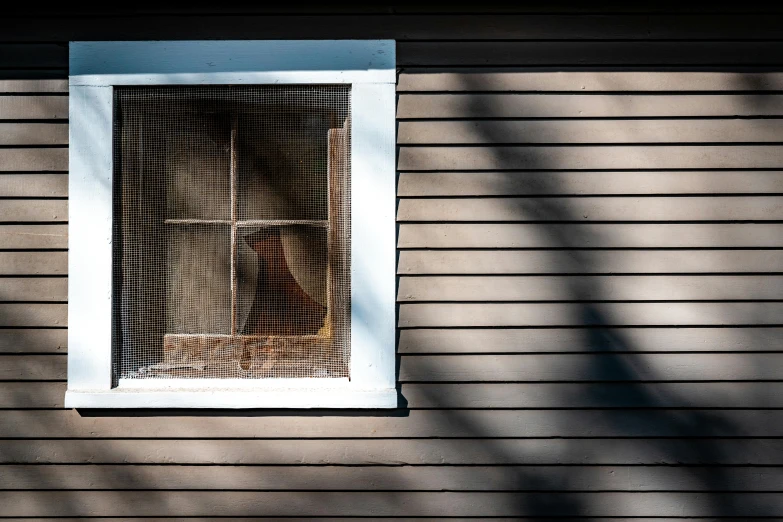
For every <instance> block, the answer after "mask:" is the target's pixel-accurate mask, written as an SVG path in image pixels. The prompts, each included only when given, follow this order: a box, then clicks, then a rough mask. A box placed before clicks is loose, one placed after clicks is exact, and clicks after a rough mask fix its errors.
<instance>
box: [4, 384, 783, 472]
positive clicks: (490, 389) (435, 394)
mask: <svg viewBox="0 0 783 522" xmlns="http://www.w3.org/2000/svg"><path fill="white" fill-rule="evenodd" d="M65 387H66V383H65V381H64V380H59V381H49V380H29V381H27V380H26V381H21V380H8V381H3V382H0V408H5V409H9V408H40V409H46V408H62V407H63V395H64V394H65ZM401 395H402V397H404V399H405V402H406V403H407V406H408V408H411V409H431V408H452V409H476V408H537V409H540V408H557V409H574V408H602V409H612V408H646V409H662V408H701V409H703V408H750V409H753V408H781V407H783V385H781V383H779V382H769V381H764V382H742V381H720V382H706V381H699V382H660V381H656V382H622V381H601V382H575V383H570V382H569V383H563V382H478V383H476V382H459V383H454V382H426V383H422V382H406V383H402V385H401ZM77 463H78V459H77Z"/></svg>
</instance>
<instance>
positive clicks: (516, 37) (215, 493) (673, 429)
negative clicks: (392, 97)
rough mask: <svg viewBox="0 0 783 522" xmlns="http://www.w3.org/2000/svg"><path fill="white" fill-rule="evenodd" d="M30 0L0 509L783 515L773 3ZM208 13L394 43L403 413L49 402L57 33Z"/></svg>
mask: <svg viewBox="0 0 783 522" xmlns="http://www.w3.org/2000/svg"><path fill="white" fill-rule="evenodd" d="M27 9H28V11H27V12H26V13H23V14H20V15H18V16H8V17H5V18H0V34H2V35H3V36H2V38H1V39H2V43H0V171H1V172H0V408H3V409H4V410H3V411H2V412H0V439H1V440H0V516H3V517H30V518H31V519H35V520H54V519H60V520H62V519H67V518H68V517H83V516H91V517H119V518H115V519H112V520H120V519H122V520H133V519H138V520H142V519H146V520H151V519H156V518H157V517H178V518H182V517H190V519H193V520H195V519H198V520H211V519H214V518H215V517H227V518H231V519H238V518H240V517H276V516H287V517H302V520H304V519H308V520H309V519H312V518H317V517H323V518H328V517H336V518H342V517H347V516H351V517H360V518H361V517H364V518H366V519H368V520H370V519H372V520H375V519H378V518H382V517H392V518H393V517H401V518H404V517H431V519H432V520H435V519H438V517H440V518H441V519H445V518H444V517H455V518H449V520H484V519H487V518H489V517H501V518H496V520H511V519H512V518H513V519H520V518H522V519H524V518H525V517H529V518H530V519H531V520H532V519H533V518H535V517H539V516H548V517H563V519H565V518H569V519H571V517H585V518H586V519H590V520H604V518H602V517H616V518H612V519H611V520H613V521H615V522H617V521H630V520H656V521H663V520H672V519H676V518H678V517H696V518H695V520H702V521H706V520H715V519H716V518H721V517H739V518H742V519H745V518H747V517H754V516H767V517H774V516H783V500H782V499H781V496H780V494H779V492H780V491H781V490H783V409H781V408H783V319H781V318H783V148H782V147H781V144H783V94H781V93H783V68H782V67H783V43H781V42H783V23H781V22H783V20H782V19H781V18H783V17H781V16H780V14H779V13H775V12H771V13H769V12H760V11H757V12H755V13H751V14H743V13H740V12H737V11H741V10H742V6H739V7H735V8H733V9H729V10H728V11H726V12H720V11H715V12H711V13H693V12H689V11H688V10H687V8H685V7H681V8H676V9H675V12H672V10H671V9H669V11H666V12H655V11H654V10H653V11H650V12H646V11H649V10H646V9H645V8H643V7H639V6H635V5H633V6H629V7H628V8H627V9H625V12H623V13H617V12H606V13H597V12H593V11H590V9H588V8H580V9H578V8H574V10H573V11H568V10H565V9H561V8H557V7H552V6H543V4H542V6H541V7H535V6H533V7H527V8H517V9H516V11H512V12H509V11H503V10H501V9H490V8H482V6H481V5H478V4H477V5H476V7H474V8H472V9H468V8H462V9H463V11H464V12H463V13H462V14H446V13H443V12H440V11H438V9H436V8H427V7H420V8H418V9H413V8H408V9H407V10H406V9H401V8H385V7H378V8H374V7H370V8H366V9H363V10H362V9H353V10H352V9H348V8H341V9H338V10H337V11H336V12H333V13H332V14H330V15H328V16H325V15H323V14H319V13H318V12H316V11H313V12H311V13H304V14H303V13H299V14H295V13H290V12H289V13H282V12H281V9H283V8H279V9H278V10H277V11H275V10H271V11H270V10H267V11H263V10H260V9H257V10H255V11H253V10H250V11H247V10H245V11H242V10H237V9H234V10H232V9H228V8H226V9H224V10H223V11H220V12H213V11H209V10H204V9H201V10H195V9H194V10H193V11H191V12H189V13H188V14H187V16H186V15H185V12H184V11H177V10H174V9H164V8H158V9H156V10H155V11H150V12H147V13H146V14H145V13H144V12H143V11H140V10H139V9H130V8H129V7H128V8H125V10H124V11H122V9H123V8H121V7H120V8H116V9H117V10H115V11H113V12H111V13H108V12H106V13H101V12H95V13H87V14H82V13H76V12H74V11H72V7H71V6H67V5H63V6H62V7H59V8H52V10H51V11H47V12H45V13H44V12H43V11H42V9H43V8H36V9H37V10H38V11H41V12H36V9H33V8H32V7H31V8H27ZM216 9H218V8H216ZM325 9H326V8H324V10H325ZM482 9H484V11H482ZM217 38H226V39H231V38H233V39H246V38H254V39H267V38H282V39H285V38H291V39H301V38H336V39H346V38H393V39H396V40H397V41H398V48H397V55H398V69H399V77H398V94H399V97H398V102H397V116H398V134H397V141H398V144H399V151H398V160H397V161H398V171H399V181H398V187H397V196H398V198H399V203H398V214H397V218H398V223H399V228H398V235H397V246H398V265H397V266H398V276H399V282H398V301H399V313H398V325H399V343H398V347H397V349H398V353H399V357H398V370H399V382H400V407H399V408H398V409H397V410H394V411H390V412H389V411H377V412H350V411H349V412H342V411H338V412H330V411H296V412H286V413H285V414H281V413H280V412H276V411H249V412H245V411H242V412H233V411H232V412H223V411H202V412H199V411H154V412H150V411H126V412H117V411H101V412H89V411H74V410H65V409H63V395H64V391H65V379H66V356H65V354H66V351H67V346H66V344H67V343H66V337H67V335H66V333H67V310H66V309H67V304H66V303H67V299H68V287H67V229H68V225H67V216H68V209H67V205H68V193H67V188H68V183H67V180H68V173H67V168H68V120H67V118H68V98H67V93H68V86H67V75H68V52H67V42H68V41H69V40H79V39H89V40H99V39H107V40H124V39H131V40H133V39H162V40H165V39H217ZM36 517H37V518H36ZM456 517H462V518H456ZM502 517H507V518H502ZM639 517H659V518H653V519H650V518H639ZM698 517H701V518H698ZM289 520H293V519H289ZM418 520H421V519H418ZM552 520H556V519H552ZM605 520H607V521H608V520H610V519H608V518H606V519H605Z"/></svg>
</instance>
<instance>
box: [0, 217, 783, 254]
mask: <svg viewBox="0 0 783 522" xmlns="http://www.w3.org/2000/svg"><path fill="white" fill-rule="evenodd" d="M1 233H2V232H0V234H1ZM397 247H398V248H450V249H456V248H545V249H550V248H714V247H731V248H738V249H742V248H751V247H766V248H779V247H783V226H782V225H779V224H772V223H752V224H741V223H710V224H691V223H678V224H657V223H650V224H647V223H629V224H615V223H606V224H599V223H595V224H588V223H574V224H562V225H560V224H538V225H532V224H506V223H503V224H467V223H459V224H457V223H455V224H402V225H400V226H399V232H398V235H397Z"/></svg>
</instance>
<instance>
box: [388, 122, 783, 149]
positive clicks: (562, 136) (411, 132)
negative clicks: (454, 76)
mask: <svg viewBox="0 0 783 522" xmlns="http://www.w3.org/2000/svg"><path fill="white" fill-rule="evenodd" d="M781 134H783V120H780V119H762V120H744V119H743V120H737V119H730V120H522V121H519V120H477V121H471V120H468V121H459V120H456V121H455V120H443V121H441V120H435V121H406V120H404V121H401V122H399V125H398V128H397V143H398V144H400V145H421V144H424V145H433V144H440V143H442V144H449V145H454V144H498V143H499V144H510V143H515V144H558V143H598V144H600V143H721V142H725V143H748V142H749V143H760V142H780V141H781Z"/></svg>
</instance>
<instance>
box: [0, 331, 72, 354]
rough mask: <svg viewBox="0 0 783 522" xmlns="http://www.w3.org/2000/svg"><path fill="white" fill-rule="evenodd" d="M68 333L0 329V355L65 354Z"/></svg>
mask: <svg viewBox="0 0 783 522" xmlns="http://www.w3.org/2000/svg"><path fill="white" fill-rule="evenodd" d="M67 346H68V331H67V330H66V329H64V328H61V329H50V330H46V329H26V330H25V329H15V328H3V329H0V353H31V352H34V353H46V352H51V353H65V349H66V347H67Z"/></svg>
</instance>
